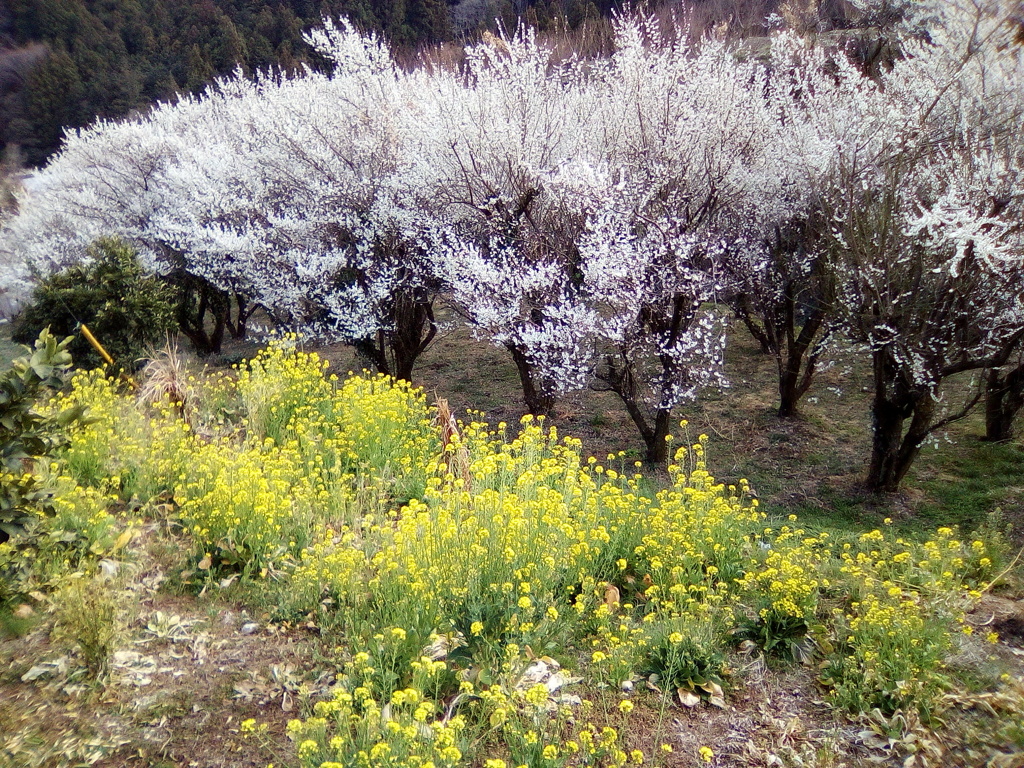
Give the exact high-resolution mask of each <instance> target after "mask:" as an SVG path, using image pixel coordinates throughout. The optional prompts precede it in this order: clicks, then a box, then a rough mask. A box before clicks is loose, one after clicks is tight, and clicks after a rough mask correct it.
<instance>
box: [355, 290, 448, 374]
mask: <svg viewBox="0 0 1024 768" xmlns="http://www.w3.org/2000/svg"><path fill="white" fill-rule="evenodd" d="M392 312H393V314H392V317H391V320H392V322H393V323H394V330H392V331H378V332H377V335H376V336H373V337H369V338H366V339H360V340H359V341H356V342H355V343H354V344H353V346H354V347H355V348H356V351H358V352H359V354H360V355H362V356H363V357H365V358H366V359H367V360H368V361H369V362H370V364H371V365H372V366H373V367H374V368H375V369H376V370H377V372H378V373H383V374H384V375H385V376H393V377H395V378H396V379H404V380H405V381H412V370H413V367H414V366H415V365H416V360H417V359H418V358H419V356H420V355H421V354H422V353H423V350H425V349H426V348H427V347H428V346H429V345H430V342H432V341H433V340H434V336H436V335H437V325H436V324H435V322H434V305H433V300H430V301H418V300H417V299H416V298H415V297H414V296H412V295H411V294H405V293H403V294H400V295H399V296H398V297H397V298H396V300H395V306H394V307H393V309H392Z"/></svg>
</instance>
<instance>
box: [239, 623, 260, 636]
mask: <svg viewBox="0 0 1024 768" xmlns="http://www.w3.org/2000/svg"><path fill="white" fill-rule="evenodd" d="M239 631H240V632H241V633H242V634H243V635H255V634H256V633H257V632H259V631H260V625H259V624H257V623H256V622H255V621H247V622H245V624H243V625H242V628H241V629H240V630H239Z"/></svg>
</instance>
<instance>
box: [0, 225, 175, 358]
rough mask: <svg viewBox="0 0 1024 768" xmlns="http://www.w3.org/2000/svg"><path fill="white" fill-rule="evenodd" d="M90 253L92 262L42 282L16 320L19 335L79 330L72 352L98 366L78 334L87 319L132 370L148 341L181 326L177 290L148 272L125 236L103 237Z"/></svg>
mask: <svg viewBox="0 0 1024 768" xmlns="http://www.w3.org/2000/svg"><path fill="white" fill-rule="evenodd" d="M89 256H90V260H89V261H88V262H87V263H83V264H76V265H74V266H72V267H68V268H67V269H65V270H63V271H61V272H55V273H54V274H52V275H48V276H46V277H44V278H42V279H41V280H40V281H39V284H38V285H37V286H36V289H35V291H34V292H33V294H32V301H31V303H30V304H29V305H28V306H27V307H26V308H25V309H24V310H23V311H22V312H21V314H20V315H19V317H18V318H17V320H15V324H14V333H13V338H14V340H15V341H19V342H21V343H23V344H27V343H29V342H31V341H32V340H33V339H35V338H36V337H37V336H38V335H39V333H40V331H42V329H43V328H47V327H49V328H50V329H51V330H52V331H53V333H54V334H56V335H57V336H62V335H67V336H70V335H74V337H75V338H74V340H73V341H72V342H71V346H70V350H69V351H70V352H71V354H72V355H73V356H74V358H75V361H76V362H77V363H78V364H79V365H81V366H83V367H95V366H97V365H100V364H102V360H101V359H100V356H99V355H98V354H97V352H96V351H95V350H94V349H93V348H92V347H91V346H90V344H89V342H88V341H86V340H85V338H83V337H82V335H81V334H80V333H78V324H79V322H82V323H85V324H86V325H87V326H89V329H90V330H91V331H92V332H93V334H94V335H95V336H96V338H97V339H99V341H100V343H101V344H102V345H103V346H104V348H105V349H106V350H107V351H108V352H109V353H110V354H111V356H112V357H113V358H114V362H115V364H116V365H117V366H118V367H120V368H122V369H124V370H131V369H133V368H134V367H135V366H136V365H137V362H138V360H139V358H140V357H141V356H142V355H143V354H144V353H145V351H146V347H147V346H148V345H157V344H159V343H160V342H161V341H162V340H163V338H164V336H165V335H166V334H167V333H168V332H169V331H172V330H173V329H174V328H175V327H176V319H175V306H176V293H175V289H174V288H173V287H172V286H171V285H169V284H168V283H167V282H166V281H164V280H162V279H161V278H159V277H156V276H153V275H147V274H145V273H144V272H143V271H142V267H141V266H140V265H139V260H138V256H137V255H136V253H135V250H134V249H133V248H132V247H131V246H130V245H128V244H126V243H124V242H122V241H121V240H117V239H113V238H103V239H101V240H97V241H96V243H95V244H94V245H93V246H92V247H91V248H90V249H89Z"/></svg>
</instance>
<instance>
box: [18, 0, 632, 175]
mask: <svg viewBox="0 0 1024 768" xmlns="http://www.w3.org/2000/svg"><path fill="white" fill-rule="evenodd" d="M619 5H620V3H619V2H618V1H617V0H539V1H538V2H526V1H525V0H458V1H456V2H452V1H451V0H274V1H272V2H263V1H261V0H6V1H5V2H4V3H0V142H2V145H3V149H4V151H5V152H6V153H7V156H8V162H10V156H11V155H12V154H17V155H18V160H19V161H21V162H24V163H27V164H28V165H40V164H42V163H43V162H45V161H46V159H47V158H48V157H49V156H50V155H51V154H53V152H55V151H56V149H57V148H58V146H59V145H60V141H61V137H62V135H63V132H64V130H65V128H68V127H80V126H84V125H87V124H89V123H90V122H92V121H93V120H95V119H96V118H97V117H105V118H119V117H123V116H125V115H127V114H129V113H130V112H131V111H133V110H138V109H144V108H145V107H146V106H147V105H149V104H152V103H153V102H155V101H158V100H167V99H172V98H174V96H175V95H176V94H180V93H185V92H195V91H198V90H201V89H202V88H203V87H204V86H205V85H207V84H208V83H209V82H210V81H211V80H212V79H213V78H215V77H216V76H218V75H224V74H227V73H229V72H231V71H232V70H234V69H235V68H236V67H242V69H243V70H244V71H246V72H249V73H251V72H257V71H261V70H267V69H272V68H278V69H281V70H283V71H285V72H288V71H294V70H295V69H296V68H298V67H300V66H302V65H303V64H308V65H311V66H313V67H321V66H324V62H322V61H317V60H316V56H315V54H314V53H313V51H312V50H311V49H310V48H309V47H308V46H307V45H306V44H305V43H304V42H303V39H302V36H303V32H304V31H305V30H307V29H309V28H310V27H312V26H316V25H318V24H319V23H320V21H321V19H322V18H323V17H325V16H330V17H334V18H339V17H342V16H344V17H347V18H349V19H350V20H352V21H353V22H354V23H356V24H357V25H358V26H360V27H361V28H363V29H368V30H369V29H372V30H377V31H380V32H383V33H384V34H385V35H386V36H387V38H388V39H389V40H390V41H391V42H392V44H393V45H395V46H396V47H398V48H400V49H403V50H405V51H408V52H411V53H415V52H416V51H417V50H422V49H423V48H425V47H428V46H433V45H436V44H438V43H443V42H449V41H456V40H465V39H469V38H471V37H472V36H473V35H475V34H477V33H479V32H480V31H481V30H483V29H485V28H487V27H488V26H492V25H494V24H495V23H496V20H498V21H499V22H500V23H503V24H505V26H506V27H512V28H514V26H515V25H516V24H517V23H518V19H520V18H523V19H525V20H527V21H528V22H529V23H532V24H534V25H536V26H538V27H540V28H542V29H549V28H553V27H559V28H568V29H574V28H578V27H579V26H580V25H582V24H584V23H585V22H586V21H587V20H596V19H600V18H602V17H607V16H608V14H610V13H611V12H612V11H613V10H614V9H615V8H616V7H617V6H619Z"/></svg>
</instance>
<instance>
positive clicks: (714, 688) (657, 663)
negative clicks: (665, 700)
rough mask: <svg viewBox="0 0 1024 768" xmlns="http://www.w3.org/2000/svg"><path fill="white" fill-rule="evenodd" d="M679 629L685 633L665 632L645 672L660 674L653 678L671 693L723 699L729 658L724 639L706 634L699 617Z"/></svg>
mask: <svg viewBox="0 0 1024 768" xmlns="http://www.w3.org/2000/svg"><path fill="white" fill-rule="evenodd" d="M705 623H706V622H705ZM666 629H667V628H666ZM679 629H680V630H682V631H673V632H668V631H665V632H664V633H663V634H662V635H661V637H660V638H658V639H657V640H655V642H654V644H653V646H652V647H651V650H650V652H649V653H648V655H647V658H646V660H645V663H644V666H643V667H642V672H643V673H644V674H645V675H657V677H656V678H653V679H654V680H656V682H657V684H658V685H659V686H661V687H662V688H664V689H665V690H667V691H669V692H670V693H671V692H678V695H680V696H682V695H684V693H685V692H690V693H693V694H695V695H698V696H700V697H701V698H705V699H707V698H710V697H711V696H715V695H718V696H721V693H722V691H721V685H722V683H723V681H724V678H725V657H724V656H723V654H722V650H721V641H720V639H719V638H717V637H715V636H714V634H713V633H710V632H708V631H706V630H707V629H708V628H705V627H702V626H701V622H700V620H699V619H697V618H696V617H693V618H691V619H690V620H688V621H686V622H680V627H679ZM701 629H704V630H705V631H700V630H701ZM694 630H697V631H694Z"/></svg>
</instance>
